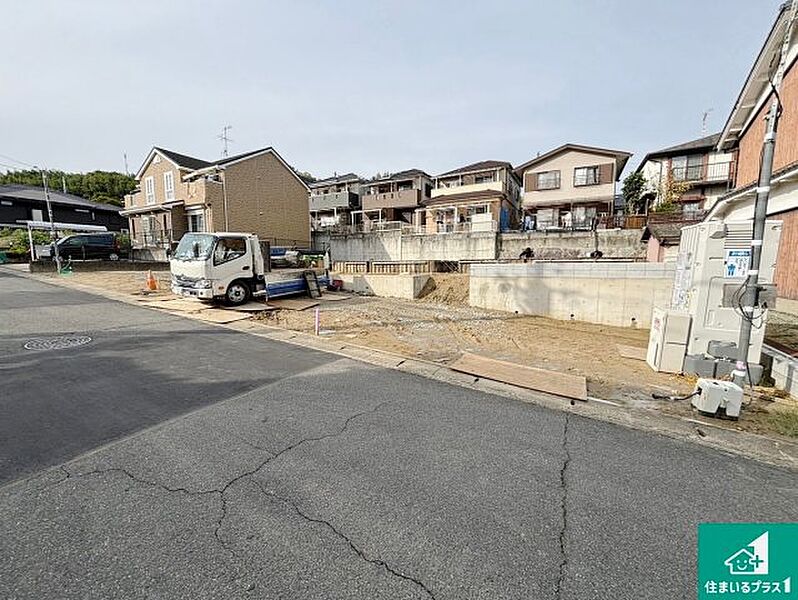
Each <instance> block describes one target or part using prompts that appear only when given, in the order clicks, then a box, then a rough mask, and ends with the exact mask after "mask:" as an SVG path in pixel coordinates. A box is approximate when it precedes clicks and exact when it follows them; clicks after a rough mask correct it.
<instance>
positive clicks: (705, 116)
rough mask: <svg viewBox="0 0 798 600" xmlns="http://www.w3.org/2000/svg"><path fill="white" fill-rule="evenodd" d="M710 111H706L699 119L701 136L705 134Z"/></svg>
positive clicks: (709, 109)
mask: <svg viewBox="0 0 798 600" xmlns="http://www.w3.org/2000/svg"><path fill="white" fill-rule="evenodd" d="M712 110H713V109H711V108H708V109H706V110H705V111H704V114H703V116H702V117H701V135H706V134H707V121H708V120H709V113H711V112H712Z"/></svg>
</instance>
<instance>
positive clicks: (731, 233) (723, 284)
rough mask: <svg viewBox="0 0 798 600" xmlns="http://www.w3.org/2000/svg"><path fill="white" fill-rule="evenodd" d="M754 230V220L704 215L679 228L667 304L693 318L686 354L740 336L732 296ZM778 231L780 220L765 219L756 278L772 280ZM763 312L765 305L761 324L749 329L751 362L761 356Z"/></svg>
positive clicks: (744, 270)
mask: <svg viewBox="0 0 798 600" xmlns="http://www.w3.org/2000/svg"><path fill="white" fill-rule="evenodd" d="M752 235H753V222H752V221H729V222H725V223H724V222H722V221H706V222H703V223H698V224H696V225H688V226H687V227H683V228H682V237H681V241H680V243H679V253H678V256H677V259H676V275H675V278H674V283H673V296H672V298H671V308H672V309H674V310H678V311H683V312H685V313H687V314H689V315H690V317H691V318H692V323H691V327H690V336H689V338H688V340H687V349H686V353H687V354H705V353H706V352H707V349H708V346H709V342H711V341H720V342H737V341H738V340H739V337H740V325H741V323H742V318H741V317H740V314H739V309H738V308H737V307H736V305H735V303H734V302H733V301H732V300H731V299H732V298H733V297H734V292H735V291H737V290H740V289H741V286H742V284H743V283H744V282H745V279H746V277H747V276H748V269H749V266H750V261H751V238H752ZM780 237H781V221H767V222H766V223H765V235H764V242H763V245H762V260H761V264H760V267H759V282H760V284H772V283H773V272H774V270H775V267H776V255H777V253H778V247H779V238H780ZM757 313H758V314H759V313H761V311H759V310H758V311H757ZM766 318H767V314H766V311H765V312H764V313H763V314H762V319H761V320H762V323H763V326H762V327H759V328H754V329H753V330H752V332H751V347H750V350H749V353H748V361H749V362H752V363H758V362H759V357H760V354H761V351H762V340H763V338H764V334H765V328H764V322H765V320H766Z"/></svg>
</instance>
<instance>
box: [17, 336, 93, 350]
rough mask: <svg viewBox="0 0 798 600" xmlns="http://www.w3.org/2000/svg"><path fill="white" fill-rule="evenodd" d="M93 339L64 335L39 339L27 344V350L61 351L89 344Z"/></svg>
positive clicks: (29, 341)
mask: <svg viewBox="0 0 798 600" xmlns="http://www.w3.org/2000/svg"><path fill="white" fill-rule="evenodd" d="M90 341H91V338H90V337H89V336H87V335H62V336H59V337H54V338H38V339H35V340H28V341H27V342H25V349H26V350H61V349H62V348H74V347H75V346H83V345H85V344H88V343H89V342H90Z"/></svg>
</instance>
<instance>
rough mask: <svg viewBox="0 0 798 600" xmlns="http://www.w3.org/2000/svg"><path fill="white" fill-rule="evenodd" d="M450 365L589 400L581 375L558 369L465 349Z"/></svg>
mask: <svg viewBox="0 0 798 600" xmlns="http://www.w3.org/2000/svg"><path fill="white" fill-rule="evenodd" d="M449 368H451V369H454V370H455V371H460V372H461V373H468V374H470V375H475V376H477V377H484V378H485V379H493V380H495V381H502V382H504V383H509V384H511V385H517V386H519V387H523V388H527V389H530V390H537V391H540V392H547V393H549V394H555V395H557V396H564V397H566V398H575V399H576V400H587V380H586V379H585V378H584V377H582V376H580V375H569V374H567V373H561V372H559V371H549V370H547V369H536V368H534V367H527V366H524V365H519V364H517V363H511V362H507V361H504V360H496V359H494V358H486V357H484V356H477V355H476V354H470V353H468V352H466V353H465V354H463V356H461V357H460V358H458V359H457V360H456V361H454V362H453V363H451V364H450V365H449Z"/></svg>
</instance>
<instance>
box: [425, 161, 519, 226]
mask: <svg viewBox="0 0 798 600" xmlns="http://www.w3.org/2000/svg"><path fill="white" fill-rule="evenodd" d="M520 196H521V181H520V179H519V178H518V175H516V174H515V172H514V171H513V167H512V165H511V164H510V163H508V162H504V161H498V160H483V161H481V162H477V163H474V164H470V165H467V166H465V167H461V168H459V169H454V170H452V171H447V172H446V173H441V174H440V175H438V176H436V177H435V178H434V179H433V188H432V193H431V197H430V198H429V199H428V200H425V201H424V202H423V204H424V208H423V209H421V210H422V211H423V213H424V214H423V218H422V219H421V222H422V223H424V227H423V230H424V231H425V232H426V233H448V232H452V231H498V230H500V229H509V228H514V227H516V226H517V224H518V218H519V213H520Z"/></svg>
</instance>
